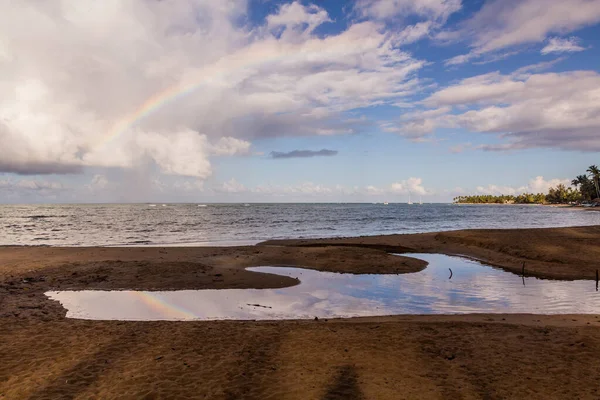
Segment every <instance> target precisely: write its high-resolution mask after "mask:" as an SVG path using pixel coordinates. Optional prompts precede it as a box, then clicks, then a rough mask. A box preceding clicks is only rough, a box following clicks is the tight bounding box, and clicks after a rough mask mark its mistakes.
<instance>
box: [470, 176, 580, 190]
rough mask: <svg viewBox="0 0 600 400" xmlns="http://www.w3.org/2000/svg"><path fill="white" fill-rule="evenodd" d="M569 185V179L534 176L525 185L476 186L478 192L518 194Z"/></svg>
mask: <svg viewBox="0 0 600 400" xmlns="http://www.w3.org/2000/svg"><path fill="white" fill-rule="evenodd" d="M561 184H562V185H565V186H567V187H569V186H571V181H570V180H569V179H556V178H555V179H549V180H545V179H544V177H543V176H536V177H535V178H533V179H531V180H530V181H529V183H528V184H527V185H525V186H520V187H512V186H498V185H492V184H490V185H487V186H477V193H478V194H490V195H519V194H522V193H548V190H549V189H550V188H551V187H556V186H558V185H561Z"/></svg>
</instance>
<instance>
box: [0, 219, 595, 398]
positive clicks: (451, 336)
mask: <svg viewBox="0 0 600 400" xmlns="http://www.w3.org/2000/svg"><path fill="white" fill-rule="evenodd" d="M386 251H393V252H407V251H417V252H440V253H445V254H464V255H468V256H471V257H477V258H480V259H483V260H484V261H487V262H490V263H492V264H495V265H499V266H501V267H502V268H505V269H507V270H512V271H518V272H520V270H521V263H522V262H523V261H525V262H526V270H527V273H528V274H532V275H533V274H535V275H538V276H545V277H551V278H571V279H573V278H586V279H589V278H592V277H593V276H594V275H595V269H596V268H598V264H597V261H595V260H598V259H600V258H599V257H600V227H585V228H564V229H538V230H485V231H479V230H470V231H456V232H443V233H436V234H423V235H394V236H382V237H369V238H349V239H335V240H334V239H327V240H318V241H317V240H311V241H305V240H304V241H303V240H297V241H277V242H268V243H266V245H261V246H256V247H234V248H49V247H3V248H0V360H1V361H2V362H0V399H20V398H46V399H56V398H93V397H95V398H108V397H120V398H159V397H160V398H211V399H212V398H215V399H238V398H246V399H268V398H273V399H403V398H407V399H410V398H432V399H437V398H439V399H442V398H488V399H495V398H498V399H500V398H502V399H504V398H536V399H548V398H590V399H595V398H599V397H600V394H599V393H598V391H599V390H600V383H598V381H597V377H598V374H599V373H600V360H599V359H598V358H597V354H598V352H599V351H600V318H599V316H593V315H592V316H582V315H573V316H571V315H561V316H539V315H497V314H496V315H462V316H410V317H409V316H395V317H378V318H359V319H349V320H329V321H326V320H318V321H278V322H233V321H231V322H120V321H82V320H70V319H65V318H64V314H65V310H64V309H62V307H60V305H59V304H58V303H56V302H52V301H49V300H47V299H46V298H45V296H44V295H43V292H44V291H46V290H49V289H55V290H57V289H58V290H65V289H146V290H152V289H163V290H164V289H191V288H197V289H202V288H248V287H255V288H265V287H283V286H288V285H291V284H296V281H295V280H293V279H288V278H285V277H280V276H272V275H265V274H258V273H251V272H248V271H244V268H245V267H248V266H256V265H290V266H304V267H310V268H314V269H319V270H329V271H339V272H356V273H367V272H373V273H375V272H376V273H410V272H414V271H418V270H421V269H422V268H424V267H425V265H424V263H423V262H422V261H419V260H415V259H411V258H407V257H396V256H391V255H388V254H387V253H386Z"/></svg>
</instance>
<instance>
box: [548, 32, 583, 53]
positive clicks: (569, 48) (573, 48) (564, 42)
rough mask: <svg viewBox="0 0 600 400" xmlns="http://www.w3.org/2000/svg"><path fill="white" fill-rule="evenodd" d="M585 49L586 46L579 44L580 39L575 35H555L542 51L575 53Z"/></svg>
mask: <svg viewBox="0 0 600 400" xmlns="http://www.w3.org/2000/svg"><path fill="white" fill-rule="evenodd" d="M583 50H585V48H584V47H581V46H580V45H579V39H578V38H576V37H574V36H573V37H570V38H565V39H561V38H557V37H554V38H550V39H549V40H548V44H547V45H546V46H545V47H544V48H543V49H542V50H541V53H542V54H549V53H573V52H577V51H583Z"/></svg>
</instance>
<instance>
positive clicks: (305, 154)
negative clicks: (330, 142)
mask: <svg viewBox="0 0 600 400" xmlns="http://www.w3.org/2000/svg"><path fill="white" fill-rule="evenodd" d="M337 153H338V152H337V150H328V149H321V150H318V151H315V150H292V151H288V152H282V151H272V152H271V158H273V159H281V158H310V157H331V156H335V155H336V154H337Z"/></svg>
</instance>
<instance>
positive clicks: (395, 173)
mask: <svg viewBox="0 0 600 400" xmlns="http://www.w3.org/2000/svg"><path fill="white" fill-rule="evenodd" d="M599 46H600V0H570V1H564V0H563V1H559V0H485V1H484V0H462V1H461V0H411V1H408V0H357V1H353V2H351V1H348V2H341V1H339V2H338V1H313V2H310V1H293V2H292V1H268V0H251V1H245V0H224V1H216V0H215V1H208V0H186V1H161V2H158V1H143V0H123V1H107V2H102V3H95V2H88V1H82V2H77V3H71V4H66V3H61V2H54V1H49V2H43V3H25V2H23V3H21V2H13V3H8V4H3V5H0V71H2V73H1V74H0V88H2V90H1V91H0V144H1V146H0V151H1V152H2V154H1V156H0V202H5V203H28V202H96V201H98V202H121V201H123V202H129V201H147V202H175V201H184V202H188V201H189V202H221V201H234V202H235V201H241V202H250V201H265V202H270V201H273V202H279V201H311V202H320V201H322V202H328V201H360V202H362V201H364V202H375V201H390V202H396V201H397V202H403V201H406V200H407V199H408V195H409V194H412V195H413V196H415V197H416V196H421V197H422V198H423V201H431V202H445V201H451V199H452V198H453V197H454V196H456V195H459V194H466V193H490V194H500V193H504V194H512V193H519V192H522V191H533V192H539V191H546V190H547V189H548V188H549V187H550V186H552V185H556V184H558V183H568V182H569V181H570V179H571V178H573V177H574V176H576V175H578V174H581V173H583V172H584V171H585V169H586V168H587V167H588V166H589V165H591V164H599V163H600V154H599V152H600V134H599V132H600V71H598V65H600V52H599V51H598V48H599Z"/></svg>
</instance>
